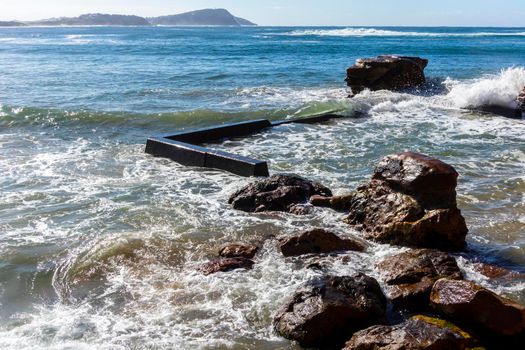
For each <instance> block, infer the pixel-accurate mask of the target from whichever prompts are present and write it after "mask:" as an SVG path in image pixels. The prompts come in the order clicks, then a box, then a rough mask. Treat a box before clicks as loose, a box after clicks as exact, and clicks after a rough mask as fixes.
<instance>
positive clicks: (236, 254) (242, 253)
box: [219, 243, 258, 259]
mask: <svg viewBox="0 0 525 350" xmlns="http://www.w3.org/2000/svg"><path fill="white" fill-rule="evenodd" d="M257 250H258V248H257V247H256V246H253V245H247V244H236V243H234V244H228V245H225V246H224V247H222V248H221V249H220V250H219V256H221V257H223V258H245V259H251V258H253V257H254V256H255V253H257Z"/></svg>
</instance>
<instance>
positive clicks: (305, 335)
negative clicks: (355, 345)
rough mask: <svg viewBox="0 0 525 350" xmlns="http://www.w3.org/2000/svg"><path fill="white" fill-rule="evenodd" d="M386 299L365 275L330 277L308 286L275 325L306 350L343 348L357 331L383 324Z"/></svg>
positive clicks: (302, 289) (288, 303) (279, 314)
mask: <svg viewBox="0 0 525 350" xmlns="http://www.w3.org/2000/svg"><path fill="white" fill-rule="evenodd" d="M385 309H386V298H385V296H384V295H383V292H382V291H381V288H380V286H379V284H378V283H377V281H376V280H375V279H373V278H371V277H368V276H366V275H364V274H358V275H356V276H353V277H349V276H342V277H333V276H326V277H322V278H319V279H316V280H313V281H310V282H308V283H307V284H305V285H304V286H303V287H301V288H300V289H299V290H298V291H297V292H296V293H295V294H294V295H293V297H292V298H291V299H290V300H289V301H288V302H287V303H286V304H285V305H284V306H283V307H282V308H281V309H280V310H279V311H278V313H277V316H276V317H275V320H274V322H275V323H274V324H275V329H276V331H277V332H278V333H279V334H280V335H281V336H283V337H285V338H287V339H291V340H295V341H297V342H299V343H300V344H301V345H302V346H304V347H320V348H333V347H341V346H342V345H343V344H344V342H345V341H346V340H348V339H349V338H350V337H351V336H352V334H353V333H354V332H355V331H358V330H360V329H364V328H366V327H369V326H371V325H374V324H378V323H381V322H382V321H383V319H384V317H385Z"/></svg>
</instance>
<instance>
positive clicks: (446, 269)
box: [376, 249, 463, 310]
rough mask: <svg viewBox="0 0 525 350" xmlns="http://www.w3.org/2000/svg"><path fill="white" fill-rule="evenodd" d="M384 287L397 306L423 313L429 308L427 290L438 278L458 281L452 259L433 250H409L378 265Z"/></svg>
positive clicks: (459, 277)
mask: <svg viewBox="0 0 525 350" xmlns="http://www.w3.org/2000/svg"><path fill="white" fill-rule="evenodd" d="M376 267H377V268H378V269H379V270H380V273H381V276H382V279H383V281H384V282H386V284H387V289H386V291H387V296H388V297H389V299H390V300H392V303H393V304H394V305H396V306H398V307H401V308H404V309H410V310H424V309H426V308H428V307H429V303H430V291H431V290H432V286H433V285H434V282H435V281H436V280H438V279H440V278H450V279H462V278H463V276H462V273H461V271H460V269H459V267H458V265H457V263H456V259H454V257H452V256H450V255H448V254H447V253H443V252H440V251H437V250H431V249H413V250H409V251H407V252H404V253H401V254H397V255H394V256H391V257H388V258H386V259H384V260H383V261H381V262H380V263H378V264H377V265H376Z"/></svg>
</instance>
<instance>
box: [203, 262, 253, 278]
mask: <svg viewBox="0 0 525 350" xmlns="http://www.w3.org/2000/svg"><path fill="white" fill-rule="evenodd" d="M252 267H253V261H252V260H250V259H245V258H221V259H217V260H213V261H210V262H209V263H206V264H204V265H202V266H201V267H199V271H200V272H202V273H203V274H205V275H211V274H213V273H217V272H228V271H232V270H237V269H245V270H250V269H251V268H252Z"/></svg>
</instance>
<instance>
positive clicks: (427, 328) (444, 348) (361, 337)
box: [343, 315, 483, 350]
mask: <svg viewBox="0 0 525 350" xmlns="http://www.w3.org/2000/svg"><path fill="white" fill-rule="evenodd" d="M474 348H475V349H478V350H482V349H483V348H481V347H479V345H478V344H477V341H476V340H475V339H474V338H473V337H472V336H471V335H470V334H469V333H467V332H465V331H464V330H462V329H460V328H459V327H457V326H455V325H454V324H452V323H450V322H447V321H444V320H441V319H438V318H432V317H427V316H419V315H418V316H414V317H412V318H410V319H409V320H407V321H405V322H404V323H401V324H398V325H394V326H373V327H370V328H367V329H364V330H362V331H359V332H357V333H355V334H354V336H353V337H352V339H350V341H348V342H347V343H346V346H345V348H344V349H343V350H467V349H474Z"/></svg>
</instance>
